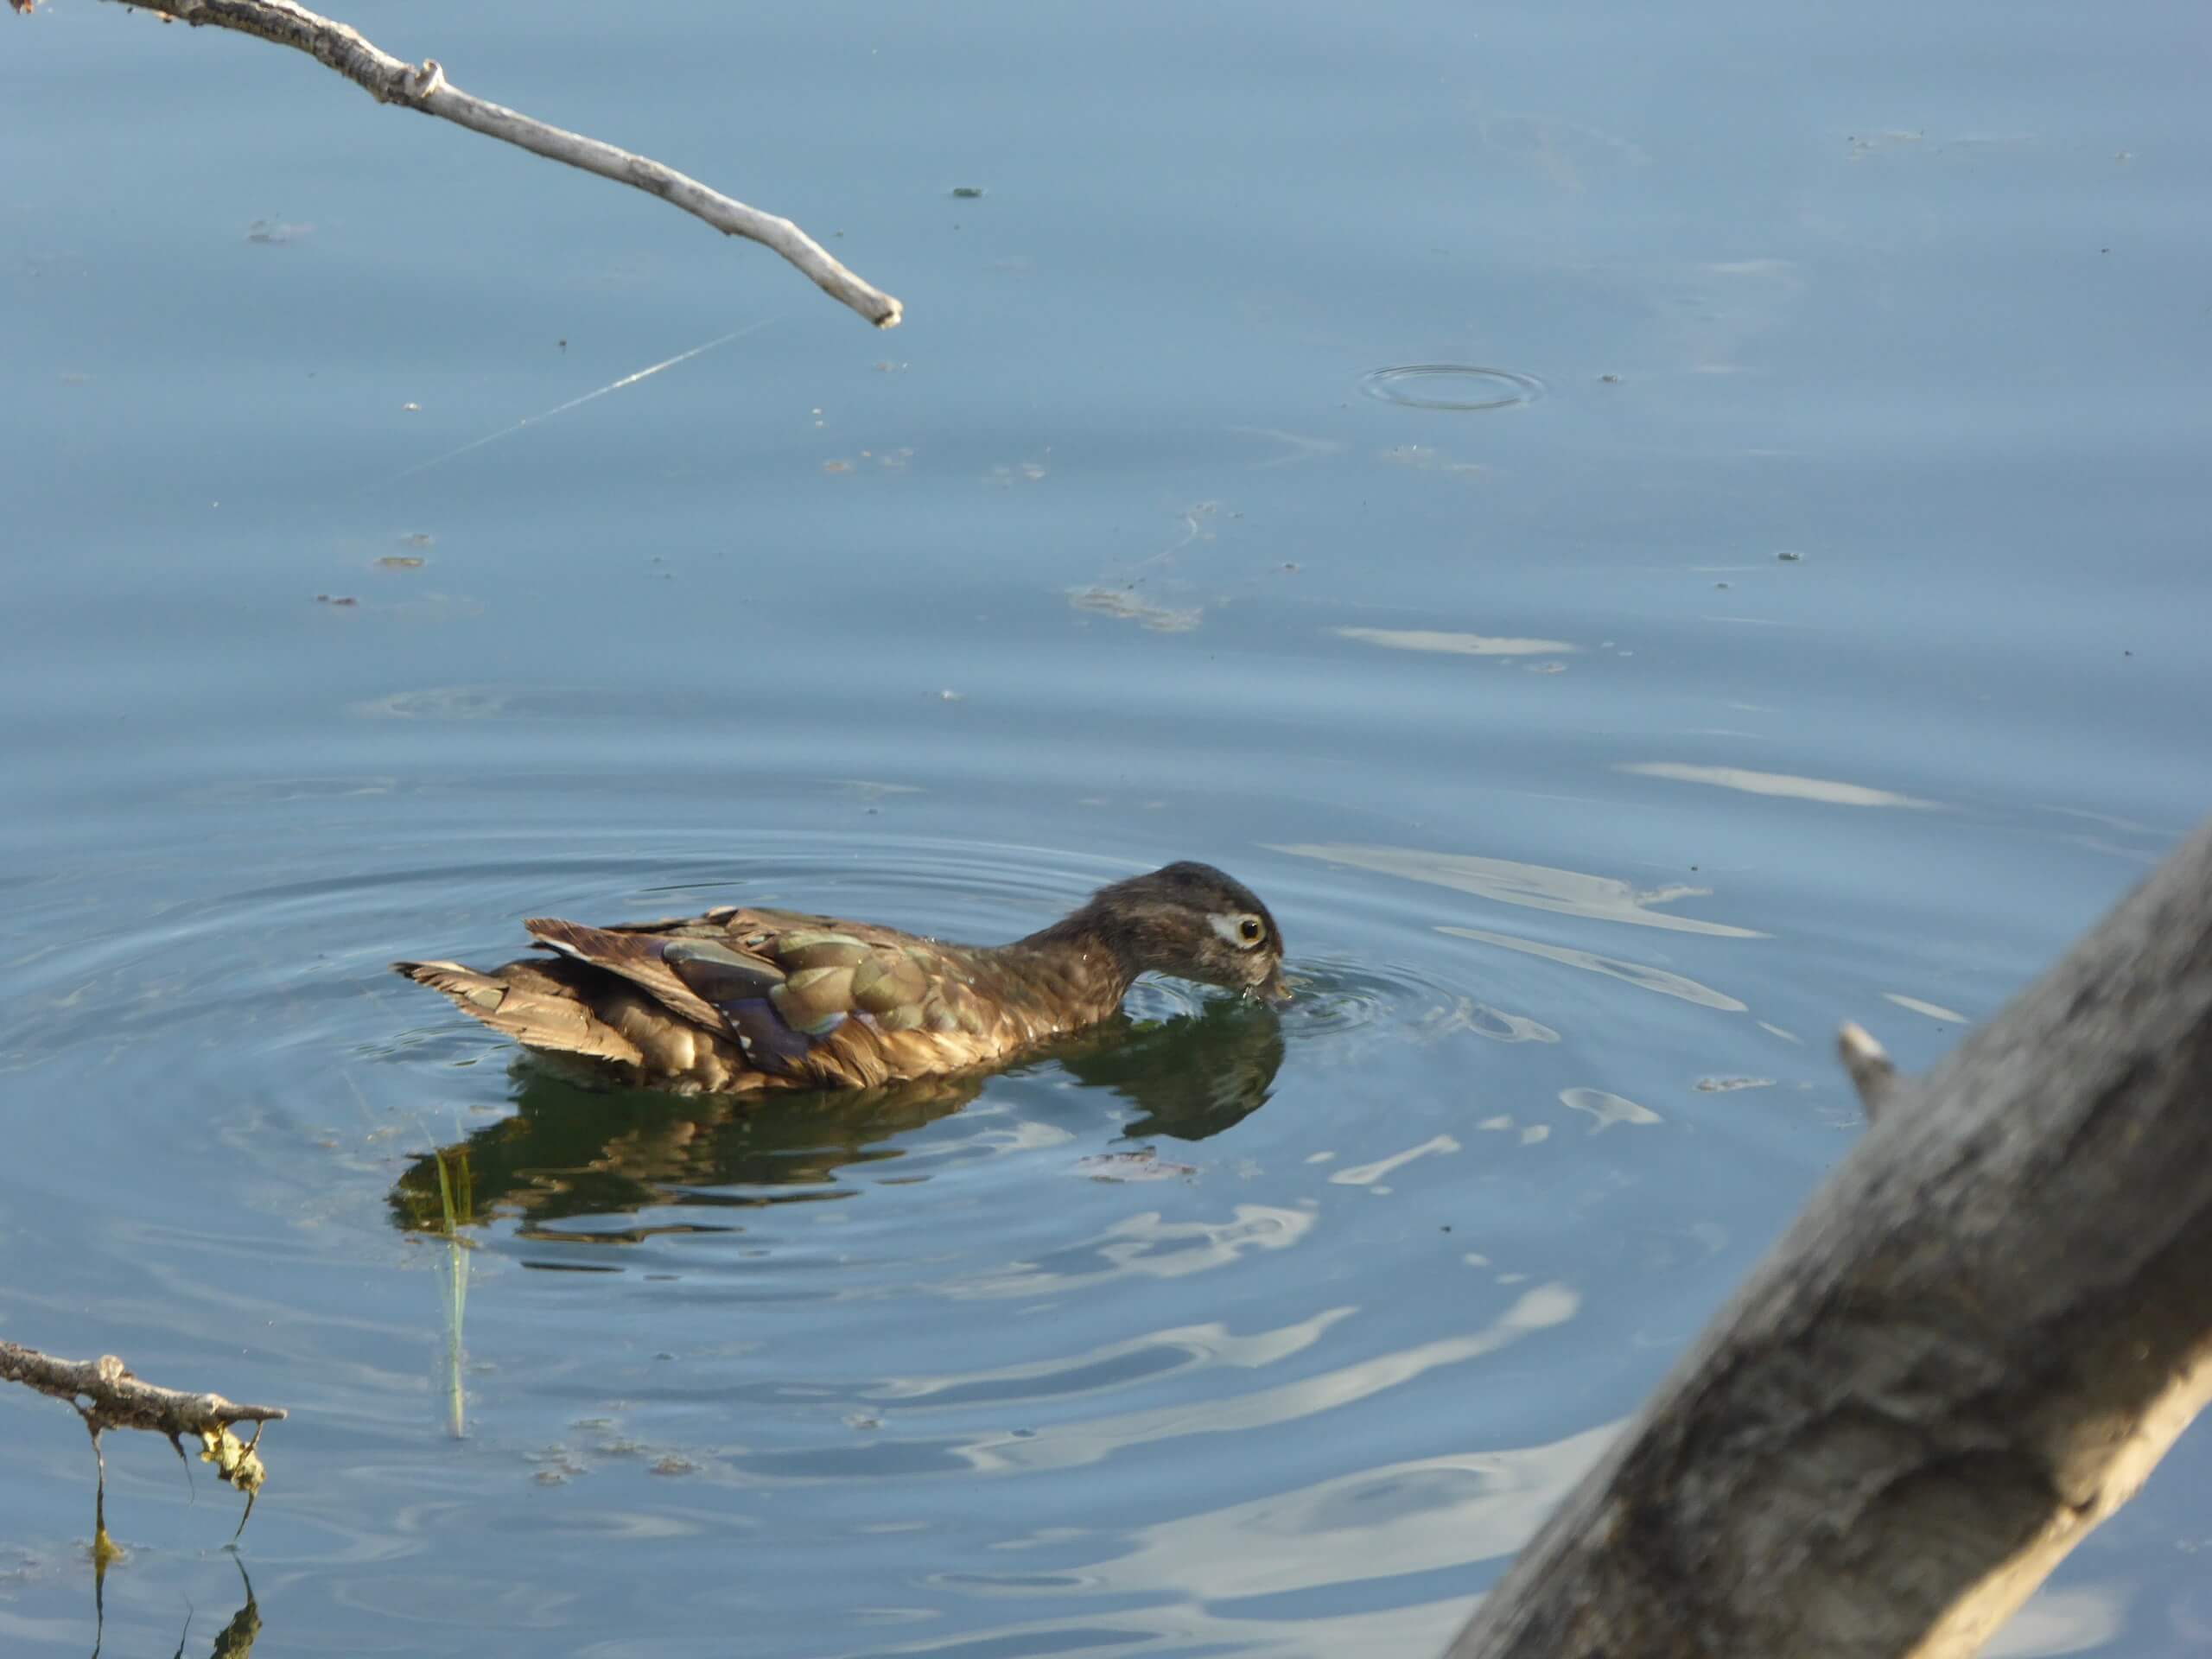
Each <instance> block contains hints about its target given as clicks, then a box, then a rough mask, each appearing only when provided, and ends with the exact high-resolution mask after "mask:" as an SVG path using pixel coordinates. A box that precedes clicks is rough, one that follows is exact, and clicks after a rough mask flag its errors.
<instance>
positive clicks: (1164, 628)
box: [1068, 588, 1205, 633]
mask: <svg viewBox="0 0 2212 1659" xmlns="http://www.w3.org/2000/svg"><path fill="white" fill-rule="evenodd" d="M1068 603H1069V604H1070V605H1071V606H1073V607H1075V608H1076V609H1077V610H1078V611H1087V612H1089V613H1090V614H1091V615H1093V616H1110V617H1112V618H1113V619H1114V620H1116V621H1119V622H1135V623H1138V624H1140V625H1141V626H1145V627H1147V628H1150V629H1151V630H1152V631H1153V632H1154V633H1189V632H1192V630H1193V629H1195V628H1196V627H1197V626H1198V623H1199V620H1201V619H1202V618H1203V617H1204V615H1205V611H1204V609H1203V607H1198V606H1192V607H1190V608H1189V609H1187V610H1180V609H1177V608H1175V607H1173V606H1167V605H1155V604H1154V603H1153V602H1152V601H1150V600H1148V599H1145V598H1142V597H1141V596H1140V595H1139V594H1135V593H1132V592H1131V591H1129V590H1128V589H1127V588H1075V589H1072V590H1071V592H1070V593H1069V594H1068Z"/></svg>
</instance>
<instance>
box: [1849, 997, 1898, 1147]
mask: <svg viewBox="0 0 2212 1659" xmlns="http://www.w3.org/2000/svg"><path fill="white" fill-rule="evenodd" d="M1835 1052H1836V1058H1839V1059H1840V1060H1841V1061H1842V1062H1843V1069H1844V1071H1845V1073H1846V1074H1847V1076H1848V1077H1850V1078H1851V1086H1852V1087H1853V1088H1854V1089H1856V1090H1858V1091H1859V1109H1860V1110H1861V1111H1863V1112H1865V1113H1866V1121H1867V1122H1869V1123H1872V1122H1873V1121H1874V1120H1875V1119H1876V1118H1878V1117H1879V1116H1881V1115H1882V1114H1883V1112H1885V1110H1887V1109H1888V1108H1889V1104H1890V1100H1891V1096H1893V1095H1894V1094H1895V1093H1896V1092H1897V1065H1896V1064H1895V1063H1894V1062H1893V1061H1892V1060H1891V1058H1890V1052H1889V1050H1887V1049H1885V1048H1884V1047H1883V1046H1881V1044H1879V1043H1878V1042H1876V1041H1875V1040H1874V1039H1873V1037H1872V1034H1871V1033H1869V1032H1868V1031H1867V1029H1866V1027H1864V1026H1861V1025H1858V1024H1855V1023H1853V1021H1850V1020H1846V1021H1845V1022H1844V1025H1843V1028H1842V1029H1841V1030H1840V1031H1839V1032H1837V1033H1836V1034H1835Z"/></svg>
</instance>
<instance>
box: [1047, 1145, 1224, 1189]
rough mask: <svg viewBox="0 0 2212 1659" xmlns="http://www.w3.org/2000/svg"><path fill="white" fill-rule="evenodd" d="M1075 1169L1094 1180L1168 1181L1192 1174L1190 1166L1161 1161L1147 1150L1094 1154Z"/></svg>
mask: <svg viewBox="0 0 2212 1659" xmlns="http://www.w3.org/2000/svg"><path fill="white" fill-rule="evenodd" d="M1075 1166H1076V1167H1077V1169H1079V1170H1081V1171H1082V1172H1083V1173H1084V1174H1086V1175H1088V1176H1089V1177H1090V1179H1092V1180H1094V1181H1169V1180H1175V1179H1182V1178H1187V1177H1189V1176H1193V1175H1196V1174H1197V1173H1198V1167H1197V1166H1195V1165H1192V1164H1179V1163H1176V1162H1175V1161H1174V1160H1172V1159H1167V1158H1162V1157H1161V1156H1160V1154H1158V1153H1157V1152H1155V1151H1154V1150H1153V1148H1151V1147H1139V1148H1138V1149H1137V1150H1136V1151H1135V1152H1094V1153H1092V1154H1090V1156H1089V1157H1088V1158H1078V1159H1077V1160H1076V1164H1075Z"/></svg>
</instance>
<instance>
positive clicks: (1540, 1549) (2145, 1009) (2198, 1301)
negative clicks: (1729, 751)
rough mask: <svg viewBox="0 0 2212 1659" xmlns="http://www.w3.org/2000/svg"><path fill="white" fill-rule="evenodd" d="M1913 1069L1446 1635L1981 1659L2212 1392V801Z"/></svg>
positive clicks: (1645, 1649)
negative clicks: (1977, 1657) (1979, 1021)
mask: <svg viewBox="0 0 2212 1659" xmlns="http://www.w3.org/2000/svg"><path fill="white" fill-rule="evenodd" d="M1844 1048H1845V1054H1846V1059H1847V1065H1849V1066H1850V1068H1851V1070H1852V1072H1853V1077H1854V1080H1855V1081H1857V1082H1858V1083H1859V1087H1860V1090H1861V1092H1862V1095H1864V1096H1866V1099H1867V1102H1868V1104H1869V1106H1870V1108H1871V1109H1874V1110H1877V1111H1879V1110H1880V1108H1881V1103H1882V1101H1883V1100H1884V1099H1885V1096H1886V1095H1887V1091H1888V1090H1889V1086H1890V1084H1889V1077H1890V1073H1889V1070H1888V1066H1887V1059H1886V1057H1885V1056H1881V1055H1880V1052H1879V1050H1878V1047H1873V1046H1872V1043H1871V1039H1869V1041H1868V1044H1867V1045H1866V1046H1860V1045H1859V1044H1856V1043H1853V1042H1852V1041H1850V1040H1849V1039H1846V1042H1845V1046H1844ZM1870 1048H1871V1049H1872V1052H1871V1053H1869V1052H1868V1049H1870ZM1870 1084H1871V1087H1870ZM1907 1086H1908V1087H1909V1088H1910V1093H1911V1106H1910V1110H1903V1111H1893V1112H1884V1113H1882V1115H1881V1116H1880V1117H1879V1119H1878V1122H1876V1124H1875V1126H1874V1127H1873V1128H1872V1129H1871V1130H1870V1131H1869V1132H1868V1133H1867V1135H1866V1137H1865V1139H1864V1140H1863V1141H1861V1142H1860V1143H1859V1146H1858V1147H1855V1148H1854V1149H1853V1151H1852V1153H1851V1154H1850V1155H1849V1156H1848V1157H1847V1158H1846V1159H1845V1160H1843V1162H1842V1163H1841V1164H1840V1166H1838V1167H1837V1169H1836V1170H1835V1171H1834V1173H1833V1174H1832V1175H1831V1176H1830V1177H1829V1179H1827V1182H1826V1183H1825V1184H1824V1185H1822V1186H1821V1189H1820V1191H1819V1192H1816V1193H1815V1195H1814V1197H1813V1198H1812V1201H1811V1202H1810V1204H1808V1205H1807V1207H1806V1209H1805V1211H1804V1212H1803V1213H1802V1215H1801V1216H1800V1217H1798V1219H1797V1221H1796V1224H1794V1225H1793V1226H1792V1227H1791V1228H1790V1229H1789V1232H1788V1233H1786V1234H1785V1235H1784V1236H1783V1238H1782V1240H1781V1242H1780V1243H1777V1245H1776V1246H1775V1248H1774V1249H1773V1250H1771V1251H1770V1253H1769V1254H1768V1255H1767V1257H1766V1258H1765V1260H1764V1262H1761V1263H1760V1265H1759V1266H1758V1268H1757V1269H1755V1270H1754V1272H1753V1274H1752V1275H1751V1279H1750V1281H1748V1282H1747V1283H1746V1284H1745V1286H1744V1287H1743V1288H1742V1289H1741V1290H1739V1291H1738V1294H1736V1296H1735V1297H1734V1299H1733V1300H1732V1301H1731V1302H1730V1303H1729V1304H1728V1306H1726V1308H1725V1309H1723V1310H1722V1312H1721V1313H1720V1314H1719V1316H1718V1317H1717V1318H1716V1319H1714V1321H1713V1324H1712V1325H1710V1326H1708V1327H1707V1331H1706V1332H1705V1334H1704V1335H1703V1336H1702V1337H1700V1339H1699V1340H1698V1342H1697V1343H1696V1344H1695V1345H1694V1347H1693V1348H1692V1349H1691V1351H1689V1353H1688V1355H1687V1356H1685V1357H1684V1358H1683V1359H1682V1360H1681V1363H1679V1364H1678V1365H1677V1366H1676V1367H1675V1370H1674V1372H1673V1373H1672V1374H1671V1375H1670V1376H1669V1377H1668V1378H1667V1380H1666V1381H1665V1382H1664V1383H1662V1385H1661V1387H1660V1389H1659V1391H1658V1392H1657V1394H1656V1395H1654V1397H1653V1398H1652V1400H1651V1402H1649V1404H1648V1405H1647V1406H1646V1407H1645V1408H1644V1409H1643V1413H1642V1414H1640V1415H1639V1416H1638V1417H1637V1421H1635V1423H1634V1424H1633V1425H1632V1426H1631V1427H1630V1428H1629V1430H1628V1431H1627V1432H1626V1433H1624V1435H1623V1436H1622V1437H1621V1439H1620V1440H1619V1441H1618V1443H1617V1444H1616V1445H1615V1446H1614V1447H1613V1448H1612V1450H1611V1452H1608V1454H1607V1455H1606V1457H1605V1459H1604V1460H1603V1461H1602V1462H1601V1463H1600V1464H1599V1465H1598V1466H1597V1467H1596V1468H1595V1469H1594V1470H1592V1471H1591V1473H1590V1474H1589V1476H1588V1477H1587V1478H1585V1479H1584V1481H1583V1482H1582V1483H1581V1484H1580V1485H1579V1486H1578V1487H1576V1489H1575V1490H1574V1491H1573V1492H1572V1493H1571V1494H1570V1495H1569V1496H1568V1497H1567V1500H1566V1501H1565V1502H1564V1503H1561V1504H1560V1508H1559V1510H1558V1511H1557V1512H1556V1513H1555V1514H1554V1516H1552V1517H1551V1519H1550V1520H1549V1521H1548V1522H1546V1524H1545V1525H1544V1527H1543V1529H1541V1531H1540V1532H1539V1533H1538V1534H1537V1535H1536V1537H1535V1540H1534V1541H1532V1542H1531V1543H1530V1544H1529V1546H1528V1548H1526V1549H1525V1550H1523V1551H1522V1554H1521V1556H1520V1558H1519V1559H1518V1560H1516V1561H1515V1563H1514V1564H1513V1566H1512V1567H1511V1568H1510V1569H1509V1570H1508V1572H1507V1573H1506V1574H1505V1576H1504V1578H1503V1580H1501V1581H1500V1582H1499V1584H1498V1586H1497V1588H1496V1589H1494V1590H1492V1591H1491V1593H1490V1594H1489V1595H1488V1596H1487V1597H1485V1598H1484V1600H1483V1602H1482V1605H1480V1606H1479V1607H1478V1609H1477V1611H1476V1612H1475V1615H1474V1618H1472V1619H1471V1621H1470V1622H1469V1624H1467V1626H1466V1628H1465V1630H1462V1631H1461V1632H1460V1634H1459V1638H1458V1640H1457V1641H1455V1642H1454V1643H1452V1649H1451V1654H1450V1659H1598V1656H1600V1655H1606V1656H1612V1659H1630V1656H1632V1659H1737V1656H1742V1655H1747V1654H1777V1655H1781V1654H1787V1655H1789V1656H1790V1659H1907V1656H1910V1659H1961V1656H1966V1655H1970V1654H1972V1653H1974V1652H1975V1651H1977V1650H1978V1649H1980V1645H1981V1643H1983V1642H1984V1641H1985V1640H1986V1639H1987V1637H1989V1635H1990V1633H1991V1632H1992V1631H1993V1630H1995V1629H1996V1628H1997V1627H1998V1626H1999V1624H2002V1623H2003V1622H2004V1620H2005V1618H2008V1617H2009V1616H2010V1615H2011V1614H2012V1611H2013V1610H2014V1609H2015V1608H2016V1607H2018V1605H2019V1604H2020V1603H2021V1602H2022V1601H2023V1600H2024V1599H2026V1597H2027V1596H2028V1594H2029V1593H2030V1592H2031V1591H2032V1590H2033V1589H2034V1588H2035V1587H2036V1586H2037V1584H2039V1583H2041V1582H2042V1581H2043V1580H2044V1577H2045V1575H2047V1574H2048V1573H2050V1570H2051V1568H2052V1567H2056V1565H2057V1564H2058V1562H2059V1560H2061V1559H2062V1558H2063V1556H2064V1555H2065V1554H2066V1553H2067V1552H2068V1551H2069V1549H2071V1548H2073V1547H2074V1546H2075V1544H2076V1543H2078V1542H2080V1541H2081V1540H2082V1537H2083V1536H2084V1535H2087V1534H2088V1531H2089V1530H2090V1529H2091V1528H2093V1527H2094V1526H2095V1525H2097V1523H2098V1522H2101V1521H2102V1520H2103V1519H2104V1518H2105V1517H2106V1516H2108V1515H2110V1514H2111V1513H2112V1512H2113V1510H2116V1509H2118V1508H2119V1507H2120V1504H2122V1503H2125V1502H2126V1500H2127V1499H2128V1498H2129V1497H2132V1496H2133V1494H2134V1492H2135V1491H2136V1489H2137V1488H2138V1487H2139V1485H2141V1484H2142V1482H2143V1480H2144V1478H2145V1477H2146V1476H2147V1475H2148V1474H2149V1473H2150V1471H2151V1469H2152V1465H2154V1464H2156V1463H2157V1462H2158V1459H2159V1458H2160V1457H2161V1456H2162V1455H2164V1452H2165V1451H2166V1449H2167V1447H2168V1446H2171V1444H2172V1443H2173V1441H2174V1440H2175V1439H2176V1438H2177V1437H2178V1436H2179V1435H2180V1433H2181V1432H2182V1430H2183V1428H2185V1427H2187V1426H2188V1424H2189V1422H2190V1419H2191V1418H2193V1417H2194V1416H2195V1415H2196V1413H2197V1411H2198V1410H2199V1409H2200V1408H2202V1406H2203V1405H2204V1404H2205V1402H2206V1401H2207V1399H2208V1397H2212V1268H2209V1264H2212V822H2208V823H2206V824H2204V825H2203V826H2202V827H2200V828H2199V829H2197V830H2196V833H2195V834H2194V835H2192V836H2190V837H2189V839H2188V840H2187V841H2185V842H2183V844H2182V846H2181V847H2180V848H2179V849H2177V851H2176V852H2175V853H2174V854H2173V855H2172V856H2171V858H2169V859H2168V860H2167V861H2166V862H2165V863H2164V865H2162V866H2161V867H2160V868H2159V869H2158V872H2157V873H2156V874H2153V875H2152V878H2151V880H2149V881H2147V882H2146V883H2145V884H2144V886H2143V887H2140V888H2139V889H2138V890H2137V891H2136V892H2135V893H2133V894H2132V895H2130V897H2129V898H2128V899H2126V901H2124V902H2123V903H2122V904H2121V905H2120V907H2119V908H2118V909H2117V910H2116V911H2114V912H2113V914H2112V915H2111V916H2109V917H2108V918H2106V920H2105V921H2104V922H2103V923H2102V924H2101V925H2099V926H2098V927H2097V928H2096V929H2095V931H2093V932H2091V933H2090V934H2089V935H2088V937H2087V938H2083V939H2082V940H2081V941H2080V942H2079V943H2078V944H2075V947H2074V948H2073V949H2072V950H2069V952H2068V953H2067V954H2066V956H2065V957H2063V958H2062V959H2061V960H2060V962H2059V963H2058V964H2057V965H2056V967H2055V968H2053V969H2051V970H2050V972H2049V973H2047V974H2045V975H2044V976H2043V978H2042V979H2040V980H2039V981H2037V983H2036V984H2035V985H2033V986H2032V987H2031V988H2029V989H2028V990H2027V991H2025V992H2024V993H2023V994H2022V995H2019V996H2018V997H2017V998H2016V999H2014V1001H2012V1003H2011V1004H2010V1005H2009V1006H2008V1007H2005V1010H2004V1011H2003V1012H2002V1013H2001V1014H1999V1015H1998V1017H1997V1018H1996V1019H1995V1020H1993V1021H1992V1022H1991V1023H1990V1024H1988V1025H1987V1026H1986V1027H1982V1028H1981V1029H1980V1030H1979V1031H1977V1032H1975V1033H1974V1034H1973V1035H1972V1036H1971V1037H1969V1038H1968V1039H1967V1040H1966V1041H1965V1042H1964V1043H1963V1044H1961V1046H1960V1047H1959V1048H1958V1049H1957V1050H1956V1051H1955V1052H1953V1053H1952V1055H1951V1056H1950V1057H1949V1058H1948V1059H1947V1060H1946V1061H1944V1062H1943V1064H1942V1065H1939V1066H1937V1067H1936V1070H1935V1071H1932V1072H1930V1073H1929V1074H1928V1076H1927V1077H1925V1078H1923V1079H1919V1080H1916V1082H1915V1083H1913V1084H1910V1085H1907Z"/></svg>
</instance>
